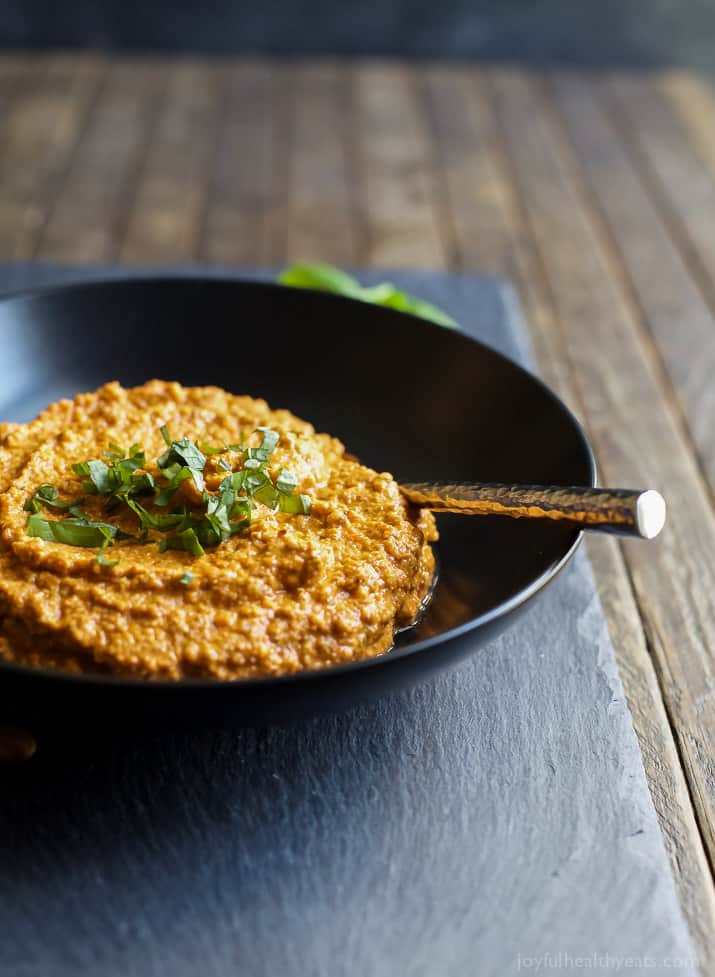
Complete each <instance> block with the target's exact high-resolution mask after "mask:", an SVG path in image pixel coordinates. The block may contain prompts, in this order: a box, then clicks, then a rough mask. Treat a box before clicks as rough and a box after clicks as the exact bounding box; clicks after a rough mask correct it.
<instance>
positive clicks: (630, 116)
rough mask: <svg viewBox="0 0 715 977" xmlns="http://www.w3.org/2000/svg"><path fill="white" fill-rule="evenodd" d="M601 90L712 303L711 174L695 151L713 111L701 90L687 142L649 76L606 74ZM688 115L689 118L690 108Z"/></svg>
mask: <svg viewBox="0 0 715 977" xmlns="http://www.w3.org/2000/svg"><path fill="white" fill-rule="evenodd" d="M604 91H605V92H606V94H607V96H608V97H609V100H610V105H611V109H612V111H613V115H614V119H615V120H616V121H617V122H618V123H619V124H620V129H621V135H622V138H623V139H624V141H625V142H627V143H628V144H629V146H630V148H631V151H632V152H633V153H634V154H635V155H637V156H638V157H639V159H640V161H641V165H642V167H643V170H644V172H645V173H646V174H647V175H648V176H649V177H650V189H651V191H652V192H653V194H654V196H655V197H656V198H657V199H658V200H659V203H660V206H661V208H662V211H663V214H664V215H665V217H666V218H667V219H668V220H669V221H670V225H671V230H672V233H673V234H674V236H675V238H676V239H677V240H678V241H679V243H680V245H681V248H682V250H683V252H684V254H685V255H686V257H687V258H688V260H689V263H690V265H691V267H692V269H693V272H694V273H695V274H696V275H698V276H699V280H700V283H701V285H702V287H703V288H704V289H705V291H706V293H707V294H708V298H709V300H710V304H711V307H713V308H715V179H713V172H712V171H711V170H709V169H708V166H707V165H706V163H705V161H704V158H701V154H700V150H703V151H704V152H703V154H702V155H703V156H704V157H705V158H706V156H707V151H708V149H707V147H708V145H709V136H707V135H706V136H705V137H704V138H703V137H702V136H701V135H700V134H701V133H702V132H704V131H706V130H707V129H708V127H709V126H711V125H712V124H713V119H715V111H713V106H712V104H710V111H709V113H708V111H707V106H708V101H707V99H706V98H705V89H704V88H701V90H700V95H701V97H700V99H699V100H698V102H697V103H696V104H697V109H696V110H697V111H698V112H703V114H702V116H701V117H700V118H699V119H698V120H697V127H695V128H693V130H692V137H693V138H692V142H691V139H690V138H689V136H690V135H691V133H690V132H689V130H688V127H687V125H686V126H684V125H683V123H682V121H681V119H680V117H679V115H678V114H677V112H675V111H674V110H673V103H672V102H671V101H670V100H669V99H668V98H667V97H666V96H664V95H663V93H662V92H661V91H659V89H658V86H657V85H656V84H655V83H654V81H653V80H651V79H649V78H647V77H645V78H642V77H640V76H638V75H635V76H628V75H623V74H618V75H611V77H610V78H609V79H608V81H607V82H606V83H605V84H604ZM694 111H695V110H694ZM690 118H691V122H694V121H695V119H694V118H693V116H692V113H691V116H690ZM694 147H695V148H696V150H697V151H695V152H694V151H693V148H694Z"/></svg>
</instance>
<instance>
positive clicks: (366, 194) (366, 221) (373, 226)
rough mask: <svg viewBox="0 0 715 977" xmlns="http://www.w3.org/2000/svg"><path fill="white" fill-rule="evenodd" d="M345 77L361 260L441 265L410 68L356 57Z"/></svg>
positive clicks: (434, 201) (443, 251)
mask: <svg viewBox="0 0 715 977" xmlns="http://www.w3.org/2000/svg"><path fill="white" fill-rule="evenodd" d="M353 85H354V89H355V90H354V105H355V116H354V124H355V126H356V128H357V139H356V143H355V153H356V174H355V177H356V181H357V195H358V200H359V208H360V212H361V214H362V223H363V225H364V227H365V239H364V245H363V252H362V254H361V256H360V260H361V263H362V264H366V265H375V266H377V265H382V266H384V267H388V268H389V267H390V266H398V265H403V266H412V267H415V268H430V267H431V268H442V267H444V266H445V265H446V263H447V259H448V245H447V242H446V240H445V233H444V225H443V223H442V222H441V221H440V217H439V212H438V200H439V195H438V193H437V190H436V186H435V177H434V172H433V169H432V166H431V160H430V155H429V154H430V152H431V145H430V141H429V138H428V135H427V131H426V120H425V119H424V116H423V113H422V112H421V110H420V104H419V100H418V96H417V91H416V86H415V81H414V78H413V75H412V74H411V72H410V71H409V70H408V69H406V68H403V67H400V66H398V65H394V64H393V65H391V64H361V65H359V66H357V67H355V69H354V77H353Z"/></svg>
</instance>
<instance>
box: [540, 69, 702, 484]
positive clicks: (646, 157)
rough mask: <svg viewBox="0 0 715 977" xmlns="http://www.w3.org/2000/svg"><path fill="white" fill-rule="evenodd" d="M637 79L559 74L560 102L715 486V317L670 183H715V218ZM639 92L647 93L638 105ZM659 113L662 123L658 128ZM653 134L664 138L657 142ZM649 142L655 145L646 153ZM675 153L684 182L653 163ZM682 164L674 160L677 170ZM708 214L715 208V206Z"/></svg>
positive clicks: (669, 118)
mask: <svg viewBox="0 0 715 977" xmlns="http://www.w3.org/2000/svg"><path fill="white" fill-rule="evenodd" d="M634 85H636V86H637V87H636V88H635V89H633V88H632V87H631V83H630V82H628V83H627V84H626V83H625V82H624V81H622V80H621V81H620V82H618V83H616V82H612V83H610V84H608V85H606V84H598V83H594V82H593V81H592V80H591V79H590V78H588V77H582V76H581V77H580V76H576V75H572V76H559V77H557V78H555V79H554V91H555V96H556V101H557V104H558V106H559V110H560V111H561V113H562V115H563V118H564V121H565V123H566V128H567V129H568V133H569V135H570V137H571V139H572V141H573V144H574V147H575V149H576V152H577V154H578V157H579V161H580V163H581V166H582V167H583V170H584V172H585V175H586V178H587V180H588V182H589V183H590V187H591V191H592V205H593V207H594V209H597V210H599V211H600V212H601V214H602V216H603V219H604V226H605V229H606V232H607V234H608V235H609V236H610V248H611V250H612V252H613V254H614V264H617V266H618V267H620V268H621V269H622V278H623V287H624V289H626V290H630V291H631V295H632V300H633V302H634V304H635V305H637V307H638V310H639V312H638V313H637V314H639V315H641V316H642V318H643V320H644V323H645V325H646V326H647V328H648V329H649V330H650V331H651V332H652V334H653V336H654V338H655V341H656V347H657V350H658V352H659V354H660V357H661V359H662V362H663V367H664V370H665V371H666V373H667V375H668V378H669V380H670V383H671V384H672V386H673V387H674V389H675V392H676V394H677V397H678V399H679V402H680V405H679V406H680V410H681V411H682V412H683V414H684V415H685V424H686V426H687V429H688V431H689V432H690V435H691V436H692V438H693V441H694V443H695V448H696V450H697V453H698V456H699V458H700V460H701V463H702V465H703V467H704V468H705V470H706V472H707V473H708V476H709V478H710V481H711V484H713V485H715V430H714V429H713V425H712V423H711V418H712V416H713V413H714V412H715V385H714V384H713V383H712V377H713V375H715V318H714V317H713V314H712V310H711V307H710V306H709V304H708V301H707V299H706V296H705V295H704V294H703V292H702V291H701V289H700V287H699V284H698V281H697V278H696V276H694V275H693V273H692V272H691V269H690V268H689V267H688V263H687V261H686V254H687V252H686V254H683V253H681V249H680V247H679V243H680V244H681V245H682V241H681V242H678V235H677V234H676V237H675V239H674V237H673V229H674V227H675V226H676V224H677V221H675V219H674V215H673V213H672V208H671V202H670V199H669V197H670V193H669V197H668V199H666V197H665V195H664V187H665V186H667V187H671V186H672V187H673V190H672V195H674V196H676V197H678V196H681V195H682V194H683V192H684V191H682V190H681V189H679V187H680V186H681V185H686V184H688V185H689V186H690V187H691V188H692V187H693V186H694V185H695V184H697V183H699V184H700V189H699V190H698V191H697V193H698V198H702V196H703V192H704V189H705V188H704V187H703V186H702V184H703V183H704V182H707V183H709V184H710V187H709V189H710V191H712V201H711V211H710V213H711V217H712V219H713V220H715V184H712V183H711V181H710V180H709V177H707V174H706V173H704V172H703V170H702V167H701V166H700V164H699V163H698V161H697V160H695V158H694V157H693V156H692V154H691V152H690V149H689V147H688V146H687V144H686V140H685V138H684V133H683V132H682V130H680V129H679V127H678V122H677V120H676V118H675V116H674V114H673V113H672V111H670V110H669V109H668V106H667V105H666V104H665V102H664V101H663V100H662V99H660V97H659V96H658V93H657V91H656V92H655V96H656V103H655V106H653V105H651V106H650V107H649V109H647V110H646V111H642V104H641V103H642V101H643V100H644V96H643V94H642V93H641V91H640V85H639V83H638V82H637V81H636V82H634ZM651 87H652V86H651ZM614 91H615V92H616V97H615V99H614V97H613V92H614ZM649 92H650V88H649ZM635 93H637V94H638V100H637V102H636V104H634V105H631V101H632V100H633V99H634V98H635ZM648 98H649V101H650V96H648ZM614 101H615V102H616V104H615V105H614ZM621 103H622V104H621ZM624 105H627V106H628V108H629V110H631V111H629V113H628V115H627V117H624V116H623V115H622V109H623V106H624ZM654 118H655V120H656V122H657V127H654V131H651V126H653V119H654ZM636 123H637V124H636ZM652 139H655V144H654V145H653V146H650V143H651V140H652ZM644 144H645V145H646V146H649V147H650V152H646V151H645V150H644ZM674 150H677V159H678V161H679V164H680V166H681V168H682V173H681V174H680V179H677V174H676V173H675V172H668V174H667V175H668V176H670V179H669V180H668V182H667V183H665V184H664V185H663V186H660V179H659V176H658V174H657V172H656V171H655V168H654V167H655V165H657V166H658V167H659V168H664V167H665V166H667V165H668V164H665V163H664V162H663V160H664V157H665V156H666V154H668V155H671V156H672V155H673V154H674ZM673 169H674V167H673V164H672V163H671V164H670V165H669V171H672V170H673ZM693 171H696V172H693ZM688 192H691V193H692V189H691V190H690V191H685V193H686V194H687V193H688ZM699 205H700V206H702V205H703V201H702V199H699ZM701 213H707V208H705V209H704V210H703V211H701ZM700 220H701V218H699V219H698V224H699V223H700ZM711 233H712V228H711ZM713 242H715V235H714V236H713ZM694 350H697V351H698V352H697V356H694V355H693V351H694Z"/></svg>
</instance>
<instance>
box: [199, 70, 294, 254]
mask: <svg viewBox="0 0 715 977" xmlns="http://www.w3.org/2000/svg"><path fill="white" fill-rule="evenodd" d="M285 74H286V71H285V69H284V68H283V67H282V66H279V65H276V64H272V63H267V62H263V61H246V62H239V63H232V64H231V65H230V66H229V67H228V68H227V72H226V94H225V99H226V100H225V106H224V115H223V122H222V125H221V131H220V133H219V137H218V144H217V148H216V155H215V158H214V163H213V170H212V173H211V186H210V194H209V201H208V210H207V214H206V221H205V225H204V230H203V240H202V245H201V257H202V258H204V259H205V260H206V261H211V262H217V263H220V264H244V265H251V264H261V263H268V262H270V261H272V260H275V250H276V241H275V233H276V225H278V224H279V221H278V220H276V219H275V217H274V213H275V211H276V210H277V209H278V210H280V211H281V213H282V212H283V210H284V201H283V197H284V194H285V187H284V186H281V180H282V179H283V173H284V169H285V162H286V161H285V160H284V159H282V158H281V156H282V155H285V154H282V152H281V147H282V146H283V144H284V142H285V136H284V134H283V132H282V131H281V130H282V126H283V124H284V123H285V118H284V116H285V112H284V111H283V93H284V90H285ZM279 250H280V247H279Z"/></svg>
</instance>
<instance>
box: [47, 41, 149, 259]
mask: <svg viewBox="0 0 715 977" xmlns="http://www.w3.org/2000/svg"><path fill="white" fill-rule="evenodd" d="M167 74H168V68H167V65H166V64H164V63H161V62H158V63H157V62H150V61H146V60H145V61H133V60H129V61H126V60H123V61H118V62H115V63H114V64H112V65H111V66H110V68H109V71H108V75H107V78H106V80H105V84H104V86H103V88H102V91H101V92H100V94H99V97H98V99H97V101H96V102H95V105H94V107H93V110H92V112H91V115H90V117H89V119H88V121H87V125H86V128H85V131H84V133H83V134H82V136H81V138H80V140H79V143H78V145H77V148H76V151H75V154H74V158H73V159H72V162H71V165H70V168H69V171H68V173H67V177H66V179H65V181H64V185H63V187H62V192H61V194H60V195H59V197H58V199H57V201H56V203H55V206H54V207H53V208H52V209H51V211H50V213H49V215H48V217H47V222H46V225H45V228H44V230H43V232H42V234H41V237H40V240H39V243H38V247H37V251H36V255H37V257H38V258H42V259H46V260H57V261H64V262H92V261H109V260H111V259H112V258H114V257H115V256H116V254H117V252H118V249H119V246H120V244H121V238H122V236H123V231H124V224H125V220H126V206H127V203H128V199H129V198H130V196H131V193H132V189H133V183H134V181H135V180H136V178H137V176H138V173H139V168H140V166H141V163H142V161H143V158H144V153H145V151H146V147H147V143H148V141H149V137H150V135H151V131H152V127H153V124H154V121H155V119H156V115H157V111H158V107H159V104H160V101H161V98H162V95H163V93H164V89H165V87H166V79H167Z"/></svg>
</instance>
